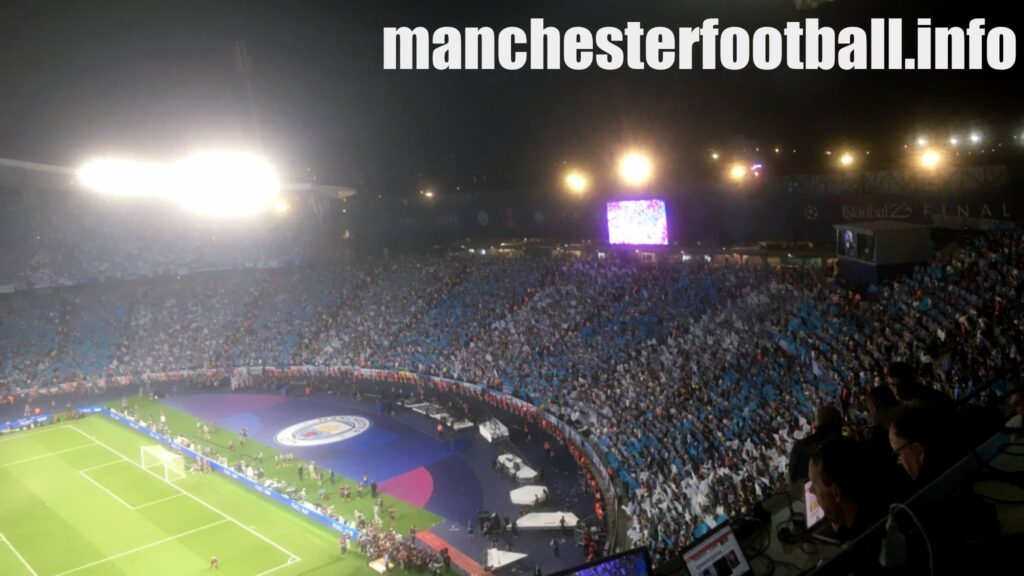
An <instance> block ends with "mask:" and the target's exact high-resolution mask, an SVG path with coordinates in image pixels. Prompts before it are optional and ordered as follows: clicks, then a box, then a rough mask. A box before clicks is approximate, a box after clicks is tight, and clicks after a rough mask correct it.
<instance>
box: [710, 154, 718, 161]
mask: <svg viewBox="0 0 1024 576" xmlns="http://www.w3.org/2000/svg"><path fill="white" fill-rule="evenodd" d="M711 159H712V160H718V152H712V153H711Z"/></svg>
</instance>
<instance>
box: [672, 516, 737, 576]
mask: <svg viewBox="0 0 1024 576" xmlns="http://www.w3.org/2000/svg"><path fill="white" fill-rule="evenodd" d="M683 563H684V564H686V571H687V572H688V573H689V574H690V576H718V575H719V574H727V575H728V576H748V575H749V574H752V573H753V569H752V568H751V567H750V561H749V560H747V557H746V555H744V554H743V549H742V548H741V547H740V543H739V540H738V539H737V538H736V534H735V533H734V532H733V531H732V526H731V524H730V523H729V522H723V523H722V524H720V525H718V526H716V527H715V528H713V529H712V530H711V531H710V532H708V533H707V534H705V535H704V536H701V537H700V538H699V539H698V540H697V541H696V542H694V543H693V544H690V545H689V546H687V548H686V550H684V551H683Z"/></svg>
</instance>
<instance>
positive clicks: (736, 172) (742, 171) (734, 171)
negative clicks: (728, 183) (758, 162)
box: [729, 162, 747, 183]
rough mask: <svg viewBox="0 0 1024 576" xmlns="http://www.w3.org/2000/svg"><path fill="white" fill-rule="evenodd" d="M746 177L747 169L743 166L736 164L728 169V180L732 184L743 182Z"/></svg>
mask: <svg viewBox="0 0 1024 576" xmlns="http://www.w3.org/2000/svg"><path fill="white" fill-rule="evenodd" d="M746 177H747V167H746V166H744V165H743V164H740V163H738V162H737V163H736V164H733V165H732V167H731V168H729V179H730V180H732V181H733V182H737V183H738V182H743V180H744V179H746Z"/></svg>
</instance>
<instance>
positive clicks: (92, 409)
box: [78, 406, 359, 538]
mask: <svg viewBox="0 0 1024 576" xmlns="http://www.w3.org/2000/svg"><path fill="white" fill-rule="evenodd" d="M78 411H79V412H80V413H82V414H105V415H107V416H109V417H110V418H112V419H114V420H115V421H116V422H118V423H121V424H124V425H125V426H128V427H130V428H132V429H133V430H136V431H138V432H141V433H142V434H145V435H146V436H149V437H150V438H152V439H153V440H156V441H157V442H160V443H161V444H163V445H165V446H168V447H170V448H171V449H173V450H176V451H178V452H179V453H181V454H182V455H183V456H185V457H186V458H191V459H192V460H196V461H199V462H206V463H207V464H209V466H210V468H212V469H213V470H214V471H216V472H220V473H221V474H223V475H225V476H227V477H228V478H231V479H232V480H234V481H235V482H239V483H241V484H242V485H243V486H245V487H246V488H249V489H250V490H255V491H256V492H259V493H260V494H263V495H264V496H269V497H270V498H272V499H274V500H276V501H277V502H279V503H281V504H284V505H285V506H288V507H289V508H291V509H292V510H295V511H296V512H299V513H301V514H302V515H303V516H306V517H307V518H312V519H313V520H316V521H317V522H319V523H321V524H323V525H324V526H327V527H329V528H333V529H334V530H336V531H338V532H344V533H345V534H346V535H347V536H348V537H349V538H358V537H359V531H358V530H356V529H355V528H353V527H352V526H349V525H348V524H344V523H342V522H338V521H337V520H332V519H331V518H328V517H327V516H324V515H323V514H321V513H320V512H317V511H316V510H313V509H311V508H309V507H307V506H303V505H302V504H300V503H299V502H297V501H295V500H292V499H291V498H289V497H287V496H285V495H284V494H281V493H280V492H278V491H277V490H274V489H272V488H268V487H266V486H264V485H262V484H260V483H258V482H256V481H254V480H252V479H250V478H249V477H247V476H245V475H244V474H239V473H238V472H235V471H234V470H232V469H231V468H228V467H227V466H223V465H221V464H220V463H219V462H217V461H216V460H211V459H209V458H207V457H205V456H203V455H201V454H199V453H198V452H196V451H194V450H192V449H191V448H188V447H187V446H183V445H181V444H178V443H177V442H175V441H174V440H171V439H170V438H167V437H166V436H164V435H163V434H160V433H159V432H156V431H154V430H151V429H150V428H149V427H147V426H145V425H143V424H141V423H139V422H136V421H135V420H133V419H131V418H127V417H125V416H122V415H121V414H118V413H117V412H116V411H114V410H111V409H109V408H106V407H104V406H87V407H84V408H79V409H78Z"/></svg>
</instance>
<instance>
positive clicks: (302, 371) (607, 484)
mask: <svg viewBox="0 0 1024 576" xmlns="http://www.w3.org/2000/svg"><path fill="white" fill-rule="evenodd" d="M254 375H271V376H280V375H286V376H296V377H303V376H307V377H309V376H315V377H350V378H359V379H365V380H375V381H378V382H397V383H406V384H433V385H438V386H440V387H442V388H445V387H447V388H452V389H461V390H463V391H464V392H468V393H470V394H473V395H477V396H481V397H482V396H487V397H489V398H492V399H495V400H497V401H498V403H499V404H500V405H504V406H506V407H514V408H516V409H519V410H524V411H530V412H532V413H534V414H536V415H538V416H540V417H542V418H544V420H545V421H547V423H548V424H549V425H550V426H551V427H552V428H553V429H555V430H558V431H559V432H560V433H561V434H562V435H563V436H564V437H565V438H567V439H568V440H569V441H571V442H572V443H573V444H575V446H577V447H578V448H579V449H580V450H582V451H583V453H584V454H585V455H586V458H587V459H588V460H589V461H590V463H591V464H593V466H592V468H593V469H594V470H595V471H596V473H597V481H598V483H599V484H600V486H601V490H602V492H603V493H604V494H605V495H607V496H608V497H609V499H610V501H611V502H613V503H614V502H617V497H616V491H615V486H614V484H613V483H612V481H611V477H610V476H609V475H608V470H607V468H606V466H605V465H604V464H603V463H604V460H603V459H602V458H601V457H600V456H599V455H598V452H597V450H595V448H594V446H593V444H592V443H591V442H589V441H588V440H586V439H585V438H583V436H581V435H580V434H579V432H577V431H576V429H575V428H573V427H572V426H570V425H568V424H566V423H565V422H563V421H562V420H560V419H559V418H557V417H555V416H554V415H553V414H550V413H548V412H547V411H545V410H543V409H541V408H540V407H539V406H535V405H533V404H530V403H529V402H526V401H524V400H520V399H519V398H516V397H515V396H512V395H511V394H506V393H505V392H501V391H497V390H493V389H491V388H488V387H486V386H481V385H478V384H471V383H469V382H460V381H458V380H450V379H448V378H441V377H439V376H427V375H423V374H416V373H413V372H406V371H399V370H378V369H375V368H360V367H354V366H291V367H288V368H283V369H281V368H271V367H263V366H259V367H250V368H235V369H234V370H232V371H230V372H228V371H226V370H223V369H219V368H213V369H201V370H178V371H172V372H153V373H147V374H142V375H140V376H112V377H109V378H100V379H97V380H92V381H78V382H67V383H64V384H59V385H55V386H50V387H46V388H32V389H26V388H18V389H15V390H14V392H15V393H16V394H18V395H19V396H24V395H28V394H30V393H34V394H56V393H60V392H75V391H84V390H86V389H91V388H100V389H104V388H107V387H123V386H129V385H133V384H136V385H137V384H147V383H149V382H169V381H175V380H185V379H188V378H191V377H193V376H215V377H224V376H230V377H231V384H232V388H233V389H234V388H235V387H236V385H237V386H238V387H239V388H245V387H246V386H247V385H248V384H249V383H251V379H252V376H254ZM92 409H94V410H95V411H97V412H103V413H104V414H107V415H108V416H110V417H112V418H114V419H115V420H118V421H120V422H122V423H124V424H127V425H129V426H131V427H132V428H135V429H136V430H139V431H140V432H143V433H144V434H147V435H149V436H151V437H153V438H154V439H156V440H159V441H160V442H163V443H165V444H168V445H170V446H174V447H175V448H176V449H180V450H182V453H186V454H190V457H191V458H200V457H201V456H199V455H198V454H196V453H195V452H193V451H191V450H189V449H188V448H185V447H184V446H179V445H177V444H176V443H174V442H172V441H171V440H169V439H167V438H164V437H163V436H161V435H159V434H157V433H156V432H153V431H152V430H149V429H148V428H146V427H145V426H142V425H140V424H138V423H136V422H132V421H130V420H128V419H125V418H123V417H121V416H120V415H117V414H116V413H113V412H111V411H110V410H108V409H106V408H102V407H93V408H92ZM80 411H81V410H80ZM2 430H3V428H2V427H0V431H2ZM210 465H211V466H212V467H213V468H215V469H217V470H218V471H219V472H221V473H223V474H225V475H227V476H229V477H231V478H233V479H236V480H238V481H240V482H242V483H243V484H246V485H249V487H250V488H252V489H254V490H256V491H258V492H261V493H264V494H267V495H268V496H270V497H272V498H274V499H275V500H277V501H279V502H281V503H282V504H285V505H287V506H290V507H292V508H294V509H295V510H297V511H299V512H301V513H302V514H303V515H305V516H309V517H311V518H314V519H316V520H317V521H319V522H321V523H322V524H326V525H328V526H331V527H332V528H334V529H335V530H338V531H340V532H346V533H348V534H351V535H356V534H357V532H356V531H355V529H353V528H352V527H351V526H348V525H346V524H342V523H340V522H335V521H333V520H331V519H329V518H327V517H326V516H323V515H322V514H320V513H318V512H316V511H315V510H310V509H308V508H306V507H305V506H302V505H301V504H299V503H297V502H295V501H294V500H292V499H290V498H288V497H287V496H284V495H282V494H280V493H278V492H276V491H274V490H271V489H269V488H266V487H264V486H260V485H259V484H256V483H255V482H253V481H251V480H249V479H248V478H246V477H245V476H242V475H240V474H238V473H237V472H235V471H234V470H230V469H228V468H224V467H223V466H221V465H220V464H217V463H216V462H214V461H212V460H211V461H210ZM605 514H607V515H608V518H606V522H614V520H615V506H614V504H613V506H612V507H610V508H609V509H606V510H605ZM614 536H615V531H614V530H609V538H608V547H609V548H611V547H613V546H614Z"/></svg>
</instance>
